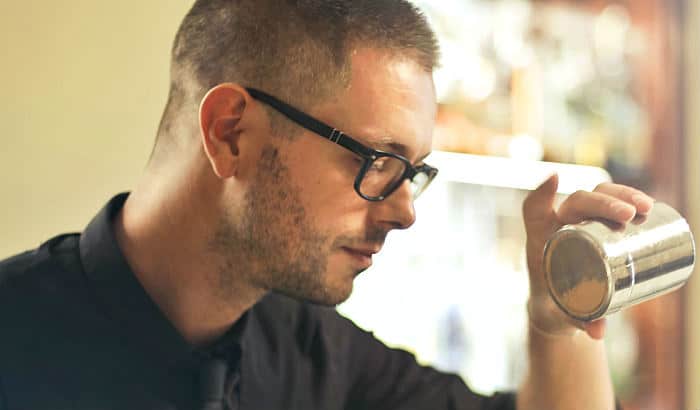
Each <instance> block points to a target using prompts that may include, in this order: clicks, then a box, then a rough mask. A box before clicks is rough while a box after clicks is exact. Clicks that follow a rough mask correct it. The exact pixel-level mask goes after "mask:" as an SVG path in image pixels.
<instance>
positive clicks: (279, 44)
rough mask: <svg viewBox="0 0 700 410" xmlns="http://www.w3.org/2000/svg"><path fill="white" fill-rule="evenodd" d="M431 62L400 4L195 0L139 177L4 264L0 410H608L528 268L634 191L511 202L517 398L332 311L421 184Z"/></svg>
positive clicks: (568, 324)
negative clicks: (519, 377) (525, 299)
mask: <svg viewBox="0 0 700 410" xmlns="http://www.w3.org/2000/svg"><path fill="white" fill-rule="evenodd" d="M436 60H437V46H436V41H435V38H434V35H433V33H432V32H431V31H430V29H429V27H428V25H427V23H426V21H425V20H424V18H423V17H422V16H421V15H420V14H419V13H418V12H417V11H416V9H415V8H414V7H413V6H411V5H410V4H408V3H406V2H405V1H403V0H382V1H378V0H363V1H349V0H348V1H340V0H338V1H320V0H306V1H291V0H290V1H274V0H264V1H261V0H240V1H235V2H234V1H230V0H198V1H196V2H195V4H194V6H193V8H192V10H191V11H190V13H189V14H188V15H187V16H186V17H185V19H184V21H183V23H182V25H181V27H180V30H179V32H178V34H177V37H176V39H175V43H174V46H173V51H172V69H171V78H172V81H171V89H170V95H169V99H168V103H167V106H166V108H165V113H164V115H163V118H162V121H161V125H160V128H159V131H158V136H157V140H156V143H155V147H154V150H153V153H152V155H151V159H150V161H149V164H148V167H147V169H146V171H145V175H144V177H143V179H142V181H141V182H140V184H139V185H138V186H137V187H135V189H134V190H133V191H132V192H131V193H130V194H121V195H118V196H115V197H114V198H113V199H112V200H111V201H110V202H109V203H108V204H107V205H106V206H105V208H104V209H103V210H102V211H101V212H100V213H99V214H98V215H97V216H96V217H95V218H94V219H93V220H92V222H90V224H89V225H88V226H87V228H86V229H85V231H84V232H82V234H69V235H62V236H58V237H56V238H53V239H51V240H49V241H47V242H46V243H44V244H43V245H42V246H41V247H40V248H39V249H37V250H33V251H29V252H26V253H23V254H21V255H18V256H15V257H13V258H10V259H8V260H6V261H3V262H2V263H1V264H0V323H1V324H2V329H3V335H2V338H0V347H1V348H0V391H1V394H0V408H2V409H11V410H15V409H271V410H272V409H323V410H331V409H473V410H481V409H499V410H500V409H514V408H517V409H520V410H525V409H531V410H543V409H612V408H614V397H613V392H612V388H611V383H610V378H609V375H608V369H607V364H606V358H605V353H604V350H603V346H602V344H601V342H600V340H599V339H601V338H602V337H603V333H604V325H603V322H596V323H593V324H587V325H584V324H582V323H574V322H572V321H570V320H568V319H567V318H566V316H565V315H564V314H562V313H561V312H560V311H559V310H558V309H557V308H556V307H555V305H554V303H553V302H552V300H551V299H550V298H549V296H548V294H547V292H546V288H545V285H544V283H543V273H542V271H541V255H542V250H543V246H544V242H545V240H546V239H547V237H548V236H549V235H550V234H551V233H552V232H554V230H555V229H557V228H558V227H559V226H561V225H562V224H565V223H573V222H578V221H581V220H584V219H587V218H591V217H602V218H607V219H610V220H615V221H619V222H626V221H629V220H630V219H631V218H632V217H633V216H634V215H635V214H636V213H645V212H648V211H649V210H650V209H651V206H652V200H651V199H650V198H649V197H647V196H646V195H644V194H642V193H640V192H638V191H636V190H634V189H632V188H628V187H624V186H619V185H614V184H605V185H601V186H600V187H598V188H597V189H596V191H595V192H592V193H591V192H579V193H576V194H574V195H572V196H571V197H570V198H568V199H567V200H566V201H565V202H564V203H563V204H562V205H561V207H560V208H559V209H557V210H555V209H554V208H553V201H554V195H555V192H556V186H557V179H556V176H553V177H551V178H549V179H548V180H547V181H546V182H545V183H543V184H542V186H540V187H539V188H538V189H537V190H536V191H534V192H533V193H532V194H531V195H530V196H529V197H528V198H527V200H526V201H525V204H524V207H523V210H524V216H525V221H526V228H527V233H528V241H527V251H528V266H529V272H530V280H531V297H530V302H529V309H528V311H529V317H530V323H531V326H530V331H529V353H530V361H529V366H530V367H529V371H528V374H527V377H526V380H525V382H524V383H523V385H522V386H521V388H520V389H519V391H518V393H517V395H516V394H507V393H504V394H497V395H494V396H491V397H481V396H479V395H476V394H474V393H472V392H471V391H470V390H469V389H468V387H467V386H465V385H464V384H463V382H462V381H461V380H460V379H459V378H458V377H457V376H454V375H447V374H442V373H439V372H437V371H435V370H433V369H430V368H424V367H421V366H418V365H417V364H416V362H415V360H414V359H413V357H412V356H410V355H409V354H407V353H405V352H401V351H398V350H391V349H388V348H387V347H385V346H384V345H382V344H381V343H379V342H378V341H377V340H376V339H374V338H373V336H372V335H371V334H369V333H366V332H363V331H361V330H359V329H358V328H356V327H355V326H354V325H353V324H352V323H351V322H349V321H348V320H346V319H343V318H342V317H340V316H339V315H338V314H337V313H336V312H335V310H334V309H333V306H334V305H336V304H338V303H340V302H342V301H343V300H345V299H346V298H347V297H348V296H349V295H350V293H351V291H352V283H353V279H354V278H355V276H357V275H358V274H359V273H361V272H362V271H363V270H365V269H367V268H368V267H369V266H370V264H371V261H372V255H373V254H375V253H377V252H379V250H380V248H381V246H382V244H383V242H384V239H385V237H386V235H387V234H388V232H390V231H391V230H393V229H405V228H408V227H409V226H410V225H411V224H412V223H413V222H414V220H415V214H414V209H413V200H414V199H415V197H416V196H418V194H420V192H422V190H423V189H425V188H426V186H427V184H428V183H429V182H430V180H431V179H432V178H433V177H434V176H435V173H436V170H435V169H434V168H432V167H430V166H429V165H427V164H425V163H424V162H423V159H424V158H425V157H426V156H427V154H428V153H429V152H430V147H431V134H432V129H433V122H434V118H435V111H436V103H435V92H434V88H433V83H432V78H431V73H432V70H433V68H434V67H435V64H436ZM326 124H332V126H328V125H326ZM341 130H342V131H341ZM579 329H584V330H585V331H584V332H582V331H579Z"/></svg>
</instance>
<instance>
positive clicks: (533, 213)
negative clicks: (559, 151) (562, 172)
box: [523, 174, 559, 226]
mask: <svg viewBox="0 0 700 410" xmlns="http://www.w3.org/2000/svg"><path fill="white" fill-rule="evenodd" d="M558 186H559V175H557V174H552V175H550V176H549V177H548V178H547V179H546V180H545V181H544V182H542V184H540V186H538V187H537V188H535V190H534V191H532V192H530V194H528V196H527V197H526V198H525V201H524V202H523V217H524V219H525V224H526V226H527V225H529V224H539V223H543V222H545V223H551V222H552V217H553V216H554V209H553V208H554V200H555V198H556V194H557V187H558Z"/></svg>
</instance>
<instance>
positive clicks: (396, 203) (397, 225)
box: [374, 180, 416, 229]
mask: <svg viewBox="0 0 700 410" xmlns="http://www.w3.org/2000/svg"><path fill="white" fill-rule="evenodd" d="M374 205H375V221H376V223H377V224H379V225H382V226H386V227H387V228H389V229H406V228H408V227H410V226H411V225H413V223H414V222H415V221H416V210H415V208H414V207H413V192H412V190H411V183H410V182H409V181H408V180H405V181H404V182H403V183H402V184H401V185H400V186H399V187H398V188H396V190H395V191H394V192H392V193H391V195H389V196H388V197H386V198H385V199H384V200H383V201H380V202H375V203H374Z"/></svg>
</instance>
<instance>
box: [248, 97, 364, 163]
mask: <svg viewBox="0 0 700 410" xmlns="http://www.w3.org/2000/svg"><path fill="white" fill-rule="evenodd" d="M246 90H247V91H248V93H249V94H250V95H251V96H252V97H253V98H255V99H256V100H259V101H262V102H264V103H265V104H267V105H269V106H270V107H272V108H274V109H275V110H277V111H278V112H279V113H281V114H282V115H284V116H285V117H287V118H289V119H290V120H292V121H294V122H295V123H297V124H299V125H300V126H302V127H304V128H306V129H308V130H311V131H313V132H315V133H316V134H318V135H320V136H321V137H323V138H326V139H328V140H330V141H331V142H334V143H336V144H338V145H342V146H343V147H345V148H348V149H349V150H351V151H353V152H356V153H358V154H361V155H364V156H371V152H370V151H369V150H368V148H367V147H365V146H363V145H362V144H360V143H358V142H356V141H354V140H353V139H352V138H350V137H348V136H346V135H345V134H344V133H343V132H341V131H338V130H337V129H335V128H332V127H330V126H329V125H326V124H324V123H322V122H321V121H319V120H317V119H315V118H313V117H311V116H310V115H308V114H305V113H303V112H301V111H299V110H297V109H296V108H294V107H292V106H291V105H289V104H287V103H284V102H282V101H280V100H278V99H277V98H275V97H273V96H271V95H270V94H267V93H265V92H263V91H260V90H256V89H255V88H246Z"/></svg>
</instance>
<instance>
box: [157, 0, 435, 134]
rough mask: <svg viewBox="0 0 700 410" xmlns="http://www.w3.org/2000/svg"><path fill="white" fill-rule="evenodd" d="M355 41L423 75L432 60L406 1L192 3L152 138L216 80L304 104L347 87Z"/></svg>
mask: <svg viewBox="0 0 700 410" xmlns="http://www.w3.org/2000/svg"><path fill="white" fill-rule="evenodd" d="M360 46H362V47H371V48H377V49H380V50H382V51H385V52H387V53H388V54H389V55H400V56H405V57H407V58H410V59H412V60H414V61H415V62H416V63H418V64H419V65H420V66H421V67H422V68H423V69H425V71H426V72H432V71H433V70H434V68H435V67H436V66H437V64H438V59H439V57H438V54H439V50H438V43H437V40H436V38H435V34H434V33H433V31H432V30H431V29H430V27H429V25H428V22H427V20H426V18H425V17H424V15H423V14H422V13H421V12H420V11H419V10H418V9H417V8H416V6H414V5H412V4H411V3H410V2H408V1H406V0H197V1H195V3H194V5H193V6H192V9H191V10H190V11H189V13H188V14H187V15H186V16H185V18H184V20H183V21H182V24H181V25H180V28H179V30H178V32H177V35H176V36H175V41H174V44H173V48H172V60H171V72H170V75H171V82H170V94H169V98H168V103H167V107H166V110H165V113H164V116H163V121H162V122H161V129H160V130H159V138H158V139H160V138H161V137H162V135H161V134H167V132H164V131H167V130H166V128H169V123H170V120H172V119H174V118H176V117H177V116H179V115H180V114H181V111H182V109H183V108H184V109H186V110H187V111H190V112H196V111H194V110H196V109H197V107H198V104H199V102H200V100H201V98H202V97H203V96H204V95H205V93H206V92H207V91H208V90H209V89H210V88H211V87H213V86H215V85H217V84H220V83H223V82H235V83H239V84H241V85H243V86H246V87H255V88H259V89H262V90H264V91H266V92H268V93H270V94H273V95H275V96H277V97H279V98H281V99H283V100H285V101H287V102H289V103H291V104H293V105H295V106H297V107H299V108H301V109H309V108H310V107H312V106H314V105H315V104H316V103H319V102H322V101H323V100H324V99H327V98H330V97H332V96H333V95H334V94H335V93H337V92H338V91H339V90H340V89H342V88H344V87H345V86H347V84H348V83H349V81H350V64H349V60H350V56H349V53H350V51H351V50H352V49H354V48H357V47H360ZM170 117H172V118H170ZM271 117H272V120H273V122H275V121H276V119H275V115H274V114H273V113H271ZM273 125H274V124H273Z"/></svg>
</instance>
